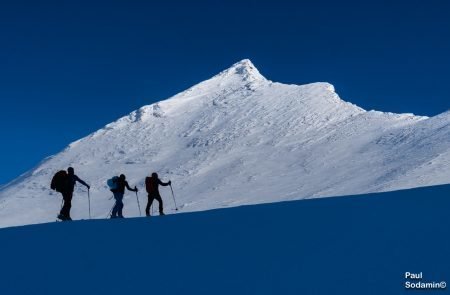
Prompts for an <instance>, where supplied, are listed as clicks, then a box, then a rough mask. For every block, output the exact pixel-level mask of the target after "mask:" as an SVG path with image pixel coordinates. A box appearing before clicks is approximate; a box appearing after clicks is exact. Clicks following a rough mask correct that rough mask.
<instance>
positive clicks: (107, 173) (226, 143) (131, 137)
mask: <svg viewBox="0 0 450 295" xmlns="http://www.w3.org/2000/svg"><path fill="white" fill-rule="evenodd" d="M449 164H450V112H445V113H443V114H440V115H438V116H435V117H431V118H428V117H421V116H414V115H412V114H393V113H383V112H377V111H365V110H364V109H362V108H360V107H358V106H356V105H354V104H351V103H348V102H345V101H343V100H341V99H340V98H339V96H338V95H337V94H336V92H335V90H334V87H333V86H332V85H331V84H329V83H312V84H306V85H301V86H299V85H286V84H281V83H276V82H272V81H270V80H267V79H266V78H265V77H263V76H262V75H261V74H260V73H259V71H258V70H257V69H256V67H255V66H254V65H253V64H252V63H251V61H250V60H243V61H241V62H238V63H236V64H234V65H233V66H231V67H230V68H229V69H226V70H224V71H222V72H221V73H219V74H218V75H216V76H214V77H212V78H211V79H209V80H206V81H203V82H201V83H199V84H197V85H195V86H193V87H191V88H189V89H187V90H186V91H183V92H181V93H179V94H177V95H175V96H173V97H171V98H169V99H167V100H163V101H160V102H157V103H154V104H151V105H147V106H143V107H141V108H140V109H138V110H136V111H133V112H132V113H130V114H129V115H127V116H124V117H122V118H120V119H119V120H117V121H115V122H113V123H110V124H108V125H106V126H105V127H104V128H102V129H100V130H98V131H96V132H94V133H92V134H91V135H88V136H87V137H85V138H83V139H80V140H78V141H75V142H73V143H72V144H70V145H69V146H68V147H67V148H66V149H65V150H64V151H62V152H61V153H59V154H57V155H55V156H53V157H50V158H48V159H46V160H44V161H43V162H42V163H41V164H39V165H38V167H36V168H35V169H33V170H32V171H30V172H28V173H26V174H24V175H23V176H21V177H20V178H18V179H16V180H15V181H13V182H12V183H10V184H8V185H7V186H5V187H3V188H2V189H1V190H0V226H1V227H5V226H11V225H21V224H28V223H39V222H46V221H52V220H54V216H55V214H56V212H57V211H58V209H59V200H60V198H59V196H58V197H57V195H58V194H56V193H55V192H52V191H51V190H50V189H49V182H50V179H51V177H52V175H53V174H54V173H55V172H56V171H58V170H60V169H64V168H67V167H69V166H73V167H74V168H75V172H76V174H77V175H78V176H79V177H80V178H82V179H84V180H86V181H87V182H88V183H90V184H91V186H92V189H91V201H92V208H93V212H94V216H95V217H96V218H104V217H106V215H107V214H108V212H109V209H110V208H111V206H112V200H110V199H109V197H110V195H111V193H110V192H109V191H108V189H107V187H106V180H107V179H108V178H110V177H111V176H113V175H117V174H120V173H124V174H126V175H127V179H128V181H129V182H130V185H133V186H134V185H137V186H138V187H139V188H140V190H141V195H140V199H141V206H142V203H143V202H145V199H146V197H145V193H144V188H143V184H144V179H145V177H146V176H147V175H149V174H150V173H151V172H153V171H157V172H158V173H159V174H160V177H161V178H162V179H163V180H168V179H171V180H172V181H173V186H174V190H175V194H176V198H177V203H178V204H179V206H180V211H181V212H188V211H200V210H207V209H213V208H220V207H232V206H239V205H244V204H258V203H265V202H277V201H285V200H298V199H305V198H315V197H326V196H337V195H352V194H362V193H368V192H378V191H388V190H397V189H402V188H412V187H418V186H428V185H435V184H444V183H449V182H450V181H449V179H450V165H449ZM161 192H162V195H163V198H164V200H165V208H166V211H167V213H172V212H173V211H172V209H173V202H172V201H171V196H170V190H167V189H166V188H162V189H161ZM85 196H86V193H85V191H83V188H80V187H79V188H78V190H77V191H76V193H75V197H74V202H73V216H74V218H86V215H87V200H86V197H85ZM133 198H134V199H133ZM125 214H126V215H127V216H137V215H139V212H138V210H137V205H136V198H135V196H133V195H132V194H131V193H128V199H125Z"/></svg>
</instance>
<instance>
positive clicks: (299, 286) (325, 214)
mask: <svg viewBox="0 0 450 295" xmlns="http://www.w3.org/2000/svg"><path fill="white" fill-rule="evenodd" d="M449 195H450V185H446V186H438V187H427V188H417V189H412V190H406V191H396V192H388V193H380V194H376V195H369V196H365V195H363V196H358V197H351V196H350V197H345V198H325V199H314V200H305V201H297V202H284V203H272V204H265V205H257V206H242V207H238V208H231V209H222V210H211V211H206V212H197V213H191V214H176V215H172V216H165V217H162V218H160V217H152V218H151V219H147V218H131V219H125V220H93V221H80V222H72V223H52V224H41V225H33V226H24V227H19V228H6V229H0V245H2V246H1V251H0V257H1V267H0V282H1V294H3V295H25V294H27V295H33V294H45V295H53V294H55V295H60V294H65V295H71V294H74V295H75V294H76V295H80V294H86V295H92V294H107V295H116V294H120V295H123V294H132V295H135V294H176V295H179V294H198V295H202V294H207V295H210V294H217V295H218V294H226V295H230V294H260V295H263V294H271V295H273V294H315V295H319V294H324V295H329V294H345V295H353V294H354V295H361V294H364V295H370V294H373V295H380V294H383V295H391V294H392V295H400V294H416V293H414V292H411V290H406V289H405V288H404V287H403V286H404V283H405V281H406V280H405V279H404V273H405V272H407V271H409V272H417V273H418V272H423V276H424V280H423V282H433V281H435V282H440V281H447V283H448V282H449V281H448V280H449V278H450V268H449V267H448V266H449V265H450V252H449V251H448V249H449V247H450V236H449V235H448V234H445V233H448V228H449V227H450V219H449V218H448V212H449V208H450V198H448V196H449ZM249 216H251V217H250V218H249ZM436 291H438V290H422V291H421V292H419V293H418V294H448V292H445V291H444V292H436Z"/></svg>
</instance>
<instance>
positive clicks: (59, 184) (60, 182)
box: [50, 170, 68, 193]
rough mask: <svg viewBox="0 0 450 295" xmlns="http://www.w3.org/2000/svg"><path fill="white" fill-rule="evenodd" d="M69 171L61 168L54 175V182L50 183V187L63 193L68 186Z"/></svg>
mask: <svg viewBox="0 0 450 295" xmlns="http://www.w3.org/2000/svg"><path fill="white" fill-rule="evenodd" d="M67 176H68V175H67V172H66V171H65V170H60V171H58V172H56V173H55V175H53V178H52V182H51V183H50V188H51V189H52V190H55V191H57V192H60V193H62V192H63V191H64V189H65V188H66V187H67Z"/></svg>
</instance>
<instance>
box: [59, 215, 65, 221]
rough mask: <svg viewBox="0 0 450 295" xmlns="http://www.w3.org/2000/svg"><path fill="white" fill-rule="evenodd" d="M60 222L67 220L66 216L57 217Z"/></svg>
mask: <svg viewBox="0 0 450 295" xmlns="http://www.w3.org/2000/svg"><path fill="white" fill-rule="evenodd" d="M57 218H58V219H59V220H66V216H64V215H62V214H58V217H57Z"/></svg>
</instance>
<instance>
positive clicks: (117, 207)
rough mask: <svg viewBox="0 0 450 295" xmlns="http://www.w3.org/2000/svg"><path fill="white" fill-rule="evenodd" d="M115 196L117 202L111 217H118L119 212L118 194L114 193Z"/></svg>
mask: <svg viewBox="0 0 450 295" xmlns="http://www.w3.org/2000/svg"><path fill="white" fill-rule="evenodd" d="M113 194H114V200H116V203H115V204H114V208H113V209H112V212H111V217H113V218H114V217H117V211H119V198H118V194H117V193H113Z"/></svg>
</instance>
